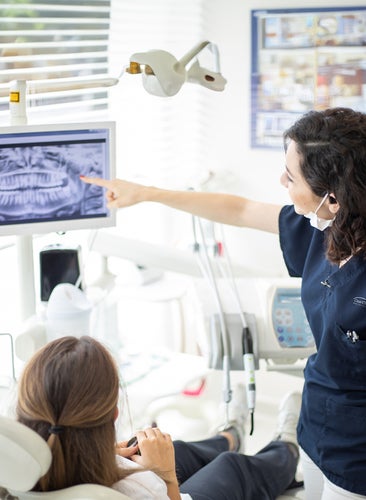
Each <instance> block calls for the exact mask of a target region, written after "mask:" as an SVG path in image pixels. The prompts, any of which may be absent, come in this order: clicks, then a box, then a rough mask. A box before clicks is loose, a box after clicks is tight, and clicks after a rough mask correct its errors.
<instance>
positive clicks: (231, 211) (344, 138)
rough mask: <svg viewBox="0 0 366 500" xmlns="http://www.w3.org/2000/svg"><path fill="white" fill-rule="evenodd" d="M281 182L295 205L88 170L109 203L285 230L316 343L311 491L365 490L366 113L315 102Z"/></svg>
mask: <svg viewBox="0 0 366 500" xmlns="http://www.w3.org/2000/svg"><path fill="white" fill-rule="evenodd" d="M284 142H285V152H286V168H285V171H284V173H283V174H282V176H281V183H282V184H283V186H284V187H286V188H287V190H288V192H289V195H290V197H291V200H292V203H293V204H292V205H287V206H283V207H281V206H277V205H273V204H268V203H262V202H258V201H253V200H249V199H245V198H241V197H239V196H234V195H230V194H216V193H197V192H190V191H187V192H180V191H169V190H163V189H158V188H156V187H148V186H141V185H138V184H134V183H130V182H126V181H123V180H112V181H108V180H104V179H94V178H83V180H84V181H85V182H87V183H92V184H97V185H99V186H103V187H105V188H106V189H107V193H106V196H107V199H108V201H109V207H110V208H120V207H127V206H130V205H134V204H136V203H140V202H143V201H150V202H158V203H163V204H164V205H167V206H170V207H173V208H175V209H179V210H184V211H186V212H189V213H192V214H195V215H198V216H200V217H204V218H207V219H210V220H214V221H217V222H221V223H224V224H231V225H235V226H241V227H249V228H256V229H260V230H263V231H268V232H272V233H278V234H279V242H280V245H281V249H282V252H283V258H284V261H285V263H286V266H287V269H288V272H289V274H290V276H297V277H301V278H302V302H303V306H304V309H305V311H306V314H307V318H308V321H309V324H310V327H311V330H312V332H313V335H314V338H315V342H316V346H317V352H316V353H315V354H313V355H312V356H310V358H309V359H308V362H307V365H306V368H305V371H304V376H305V385H304V391H303V398H302V409H301V414H300V420H299V424H298V428H297V432H298V442H299V444H300V447H301V449H302V451H301V454H302V462H303V470H304V480H305V490H306V499H307V500H318V499H321V500H341V499H345V498H346V499H362V498H363V499H366V474H365V471H366V432H365V429H366V114H364V113H361V112H357V111H354V110H351V109H348V108H333V109H327V110H324V111H310V112H308V113H307V114H305V115H304V116H302V117H301V118H300V119H299V120H298V121H296V122H295V123H294V124H293V125H292V126H291V127H290V128H289V129H288V130H287V131H286V132H285V133H284Z"/></svg>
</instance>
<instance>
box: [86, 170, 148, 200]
mask: <svg viewBox="0 0 366 500" xmlns="http://www.w3.org/2000/svg"><path fill="white" fill-rule="evenodd" d="M80 179H81V180H82V181H83V182H85V183H87V184H94V185H95V186H100V187H103V188H106V190H107V191H106V198H107V201H108V204H107V205H108V208H121V207H130V206H132V205H135V204H136V203H140V202H142V201H145V197H144V195H143V193H144V190H145V189H146V188H145V186H143V185H141V184H135V183H133V182H128V181H124V180H122V179H113V180H107V179H102V178H100V177H85V176H83V175H81V176H80Z"/></svg>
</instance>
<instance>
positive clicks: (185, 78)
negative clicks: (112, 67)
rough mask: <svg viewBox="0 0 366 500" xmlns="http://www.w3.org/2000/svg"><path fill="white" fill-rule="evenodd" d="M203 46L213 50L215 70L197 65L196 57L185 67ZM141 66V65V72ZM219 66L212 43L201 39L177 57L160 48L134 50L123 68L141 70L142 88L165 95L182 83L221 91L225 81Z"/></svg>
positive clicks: (132, 71) (214, 46)
mask: <svg viewBox="0 0 366 500" xmlns="http://www.w3.org/2000/svg"><path fill="white" fill-rule="evenodd" d="M206 47H207V48H208V49H210V50H211V52H212V53H213V56H214V60H215V71H211V70H208V69H206V68H203V67H201V66H200V64H199V62H198V60H197V59H196V60H195V61H194V62H193V64H192V65H191V67H190V68H189V69H187V68H186V67H187V65H188V64H189V63H190V62H192V61H193V60H194V59H195V58H196V57H197V56H198V54H199V53H200V52H202V51H203V50H204V49H205V48H206ZM141 66H144V67H145V68H144V71H142V70H141ZM219 66H220V63H219V52H218V49H217V47H216V45H214V44H212V43H211V42H208V41H205V42H201V43H199V44H197V45H196V46H194V47H193V48H192V49H191V50H190V51H189V52H187V54H185V55H184V56H183V57H182V58H181V59H180V60H177V59H176V58H175V57H174V56H173V55H172V54H170V53H169V52H166V51H164V50H150V51H148V52H138V53H136V54H133V55H132V56H131V57H130V68H127V70H126V71H127V72H128V73H130V74H137V73H142V81H143V85H144V88H145V89H146V90H147V92H149V93H150V94H153V95H157V96H160V97H169V96H173V95H175V94H176V93H177V92H179V90H180V88H181V87H182V85H183V84H184V83H185V82H189V83H196V84H199V85H202V86H204V87H206V88H208V89H210V90H216V91H222V90H224V88H225V84H226V80H225V78H224V77H223V76H222V75H221V73H220V69H219Z"/></svg>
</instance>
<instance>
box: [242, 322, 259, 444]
mask: <svg viewBox="0 0 366 500" xmlns="http://www.w3.org/2000/svg"><path fill="white" fill-rule="evenodd" d="M243 362H244V370H245V372H244V373H245V387H246V391H247V401H248V408H249V412H250V417H251V429H250V435H252V434H253V431H254V409H255V397H256V388H255V362H254V353H253V340H252V336H251V334H250V331H249V328H248V327H244V328H243Z"/></svg>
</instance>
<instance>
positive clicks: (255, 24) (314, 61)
mask: <svg viewBox="0 0 366 500" xmlns="http://www.w3.org/2000/svg"><path fill="white" fill-rule="evenodd" d="M251 28H252V54H251V56H252V59H251V146H252V147H253V148H282V147H283V142H282V133H283V131H284V130H285V129H286V128H287V127H288V126H290V125H291V124H292V123H293V122H294V121H295V120H296V119H297V118H298V117H299V116H301V115H302V114H303V113H305V112H306V111H309V110H311V109H325V108H328V107H335V106H344V107H350V108H353V109H357V110H359V111H366V7H344V8H343V7H334V8H323V9H321V8H306V9H305V8H304V9H270V10H263V9H262V10H252V12H251Z"/></svg>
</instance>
